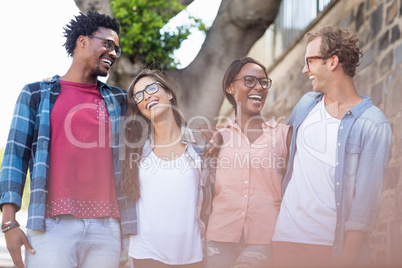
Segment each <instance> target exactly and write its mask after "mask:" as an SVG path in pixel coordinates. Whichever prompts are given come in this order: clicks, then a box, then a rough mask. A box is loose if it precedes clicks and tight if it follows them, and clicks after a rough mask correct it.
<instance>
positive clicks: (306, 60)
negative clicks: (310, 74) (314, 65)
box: [304, 56, 325, 70]
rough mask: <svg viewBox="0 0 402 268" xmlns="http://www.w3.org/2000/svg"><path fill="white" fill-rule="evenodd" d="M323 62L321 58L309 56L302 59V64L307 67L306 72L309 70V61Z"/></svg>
mask: <svg viewBox="0 0 402 268" xmlns="http://www.w3.org/2000/svg"><path fill="white" fill-rule="evenodd" d="M317 59H319V60H325V58H324V57H322V56H310V57H304V64H305V66H306V67H307V70H310V64H309V63H308V61H309V60H317Z"/></svg>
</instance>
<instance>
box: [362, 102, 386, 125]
mask: <svg viewBox="0 0 402 268" xmlns="http://www.w3.org/2000/svg"><path fill="white" fill-rule="evenodd" d="M360 119H362V120H368V121H370V122H372V123H373V124H375V125H380V124H384V123H389V122H388V119H387V118H386V117H385V115H384V114H383V112H382V111H381V110H380V108H378V107H377V106H375V105H372V106H370V107H369V108H367V110H366V111H364V113H363V114H362V115H361V116H360Z"/></svg>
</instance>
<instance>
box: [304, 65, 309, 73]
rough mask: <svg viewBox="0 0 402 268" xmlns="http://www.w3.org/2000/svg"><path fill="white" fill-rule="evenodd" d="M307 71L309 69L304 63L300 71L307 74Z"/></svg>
mask: <svg viewBox="0 0 402 268" xmlns="http://www.w3.org/2000/svg"><path fill="white" fill-rule="evenodd" d="M309 71H310V69H308V68H307V65H304V66H303V69H302V73H304V74H307V73H308V72H309Z"/></svg>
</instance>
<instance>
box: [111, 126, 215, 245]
mask: <svg viewBox="0 0 402 268" xmlns="http://www.w3.org/2000/svg"><path fill="white" fill-rule="evenodd" d="M181 143H183V144H186V150H185V152H184V156H185V157H186V159H187V161H188V162H189V163H190V165H191V167H193V168H194V170H195V171H196V175H197V180H198V195H197V204H196V213H197V220H198V225H199V227H200V232H201V238H202V241H203V245H204V246H205V233H206V223H207V218H208V216H209V214H210V210H211V204H212V194H211V188H212V187H211V178H210V172H209V168H208V167H209V165H208V160H206V159H204V152H205V151H206V150H207V149H208V146H209V144H208V143H207V141H206V139H205V138H204V136H203V135H202V134H201V132H198V131H194V130H190V129H188V128H185V127H183V128H182V137H181ZM154 147H155V145H154V141H153V136H152V135H150V136H149V138H148V139H147V140H146V142H145V144H144V146H143V148H142V155H141V159H144V158H146V157H147V156H148V155H149V154H150V153H151V152H152V150H153V148H154ZM118 203H119V208H120V210H123V211H125V212H126V213H120V218H121V226H122V233H123V236H124V241H123V247H124V248H125V249H126V250H127V249H128V238H129V236H130V235H135V234H137V213H136V201H135V200H134V199H132V198H129V197H124V198H120V199H119V200H118Z"/></svg>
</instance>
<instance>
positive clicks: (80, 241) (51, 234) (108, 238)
mask: <svg viewBox="0 0 402 268" xmlns="http://www.w3.org/2000/svg"><path fill="white" fill-rule="evenodd" d="M27 236H28V240H29V242H30V243H31V245H32V247H33V248H34V249H35V251H36V253H35V254H30V253H28V251H25V265H26V267H27V268H37V267H44V268H45V267H49V268H54V267H56V268H57V267H63V268H73V267H74V268H76V267H79V268H93V267H97V268H100V267H104V268H111V267H119V261H120V251H121V230H120V223H119V220H118V219H113V218H99V219H78V218H74V217H73V216H71V215H61V216H56V217H54V218H51V219H46V231H45V232H42V231H37V230H32V229H28V230H27Z"/></svg>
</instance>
